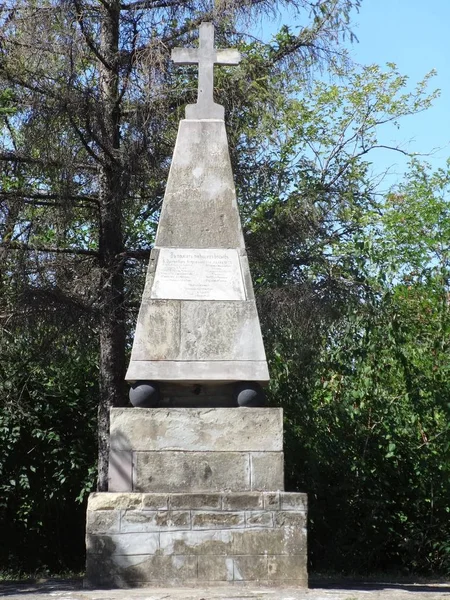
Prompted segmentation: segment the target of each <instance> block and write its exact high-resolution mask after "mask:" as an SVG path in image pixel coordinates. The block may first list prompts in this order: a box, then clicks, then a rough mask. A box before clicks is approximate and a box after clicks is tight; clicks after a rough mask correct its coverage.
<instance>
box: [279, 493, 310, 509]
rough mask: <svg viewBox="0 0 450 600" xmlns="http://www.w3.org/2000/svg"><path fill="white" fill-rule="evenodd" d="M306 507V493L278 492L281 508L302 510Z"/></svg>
mask: <svg viewBox="0 0 450 600" xmlns="http://www.w3.org/2000/svg"><path fill="white" fill-rule="evenodd" d="M307 507H308V497H307V495H306V494H299V493H293V492H281V493H280V508H281V510H300V511H301V510H303V511H306V510H307Z"/></svg>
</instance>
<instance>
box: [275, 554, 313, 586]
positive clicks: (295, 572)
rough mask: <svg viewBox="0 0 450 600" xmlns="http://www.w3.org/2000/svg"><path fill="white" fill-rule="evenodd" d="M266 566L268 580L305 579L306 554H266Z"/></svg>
mask: <svg viewBox="0 0 450 600" xmlns="http://www.w3.org/2000/svg"><path fill="white" fill-rule="evenodd" d="M267 566H268V574H269V580H270V581H280V582H283V583H284V582H286V581H291V580H297V581H298V580H300V581H305V582H306V581H307V578H308V575H307V571H306V554H294V555H291V556H285V555H282V556H268V560H267Z"/></svg>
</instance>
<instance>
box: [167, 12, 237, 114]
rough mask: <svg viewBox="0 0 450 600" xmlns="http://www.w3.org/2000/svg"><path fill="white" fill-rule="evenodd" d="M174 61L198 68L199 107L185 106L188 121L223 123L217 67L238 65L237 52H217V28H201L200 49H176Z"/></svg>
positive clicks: (211, 26)
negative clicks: (217, 96) (216, 86)
mask: <svg viewBox="0 0 450 600" xmlns="http://www.w3.org/2000/svg"><path fill="white" fill-rule="evenodd" d="M172 60H173V62H174V63H175V64H177V65H195V64H198V98H197V104H188V105H187V106H186V119H194V120H195V119H221V120H223V119H224V114H225V111H224V108H223V106H221V105H220V104H216V103H215V102H214V98H213V87H214V65H238V64H239V63H240V62H241V55H240V53H239V52H238V51H237V50H234V49H232V48H228V49H226V50H216V49H215V48H214V25H213V24H212V23H202V24H201V25H200V35H199V47H198V48H174V49H173V50H172Z"/></svg>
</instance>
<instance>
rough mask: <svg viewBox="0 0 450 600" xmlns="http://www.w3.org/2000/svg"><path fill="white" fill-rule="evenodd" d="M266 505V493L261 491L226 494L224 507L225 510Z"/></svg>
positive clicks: (256, 507)
mask: <svg viewBox="0 0 450 600" xmlns="http://www.w3.org/2000/svg"><path fill="white" fill-rule="evenodd" d="M263 507H264V495H263V494H261V492H247V493H242V494H236V493H230V494H224V495H223V500H222V508H223V509H224V510H246V509H252V508H254V509H258V508H263Z"/></svg>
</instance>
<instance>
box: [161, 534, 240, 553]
mask: <svg viewBox="0 0 450 600" xmlns="http://www.w3.org/2000/svg"><path fill="white" fill-rule="evenodd" d="M233 536H234V532H233V531H231V530H229V529H228V530H225V529H218V530H215V531H211V530H208V531H200V530H192V531H174V532H161V533H160V552H161V554H162V555H165V554H167V555H172V554H201V555H208V556H215V555H228V554H232V551H233V539H234V538H233Z"/></svg>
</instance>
